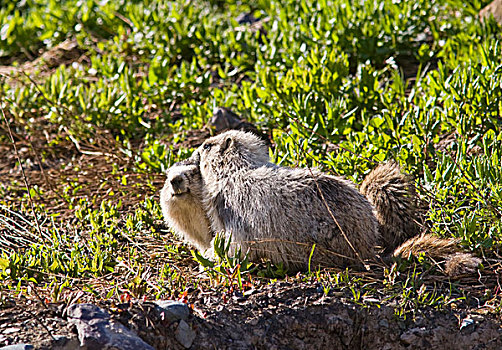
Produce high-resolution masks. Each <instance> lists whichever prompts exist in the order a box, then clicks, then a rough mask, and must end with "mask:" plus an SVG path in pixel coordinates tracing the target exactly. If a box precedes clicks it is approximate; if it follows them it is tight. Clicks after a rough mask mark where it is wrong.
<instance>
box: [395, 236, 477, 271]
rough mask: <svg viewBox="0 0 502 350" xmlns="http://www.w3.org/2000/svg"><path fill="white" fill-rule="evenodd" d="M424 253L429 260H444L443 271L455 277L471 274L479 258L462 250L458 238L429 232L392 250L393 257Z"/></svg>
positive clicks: (440, 261)
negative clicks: (440, 236) (436, 235)
mask: <svg viewBox="0 0 502 350" xmlns="http://www.w3.org/2000/svg"><path fill="white" fill-rule="evenodd" d="M421 254H423V255H425V256H426V257H428V258H430V259H431V260H433V261H435V262H437V263H442V262H444V263H445V264H444V272H445V273H446V274H447V275H449V276H451V277H456V276H459V275H463V274H471V273H473V272H475V271H476V269H477V267H478V266H479V264H480V263H481V259H479V258H477V257H475V256H473V255H472V254H470V253H466V252H463V251H462V248H461V246H460V240H459V239H454V238H446V239H445V238H439V237H435V236H433V235H431V234H424V235H420V236H417V237H413V238H411V239H409V240H407V241H406V242H404V243H403V244H402V245H401V246H399V247H398V248H397V249H396V250H395V251H394V254H393V255H394V257H401V258H405V259H406V258H409V257H410V255H412V256H419V255H421Z"/></svg>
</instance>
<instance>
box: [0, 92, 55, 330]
mask: <svg viewBox="0 0 502 350" xmlns="http://www.w3.org/2000/svg"><path fill="white" fill-rule="evenodd" d="M2 100H3V99H2ZM0 109H1V110H2V116H3V119H4V120H5V123H6V124H7V129H8V131H9V136H10V139H11V141H12V145H13V146H14V152H15V153H16V157H17V161H18V162H19V166H20V167H21V173H22V174H23V181H24V184H25V186H26V191H27V192H28V198H29V200H30V205H31V210H32V212H33V217H34V219H35V223H36V224H37V229H38V233H39V234H40V236H43V235H42V230H41V229H40V225H39V223H38V218H37V214H36V213H35V206H34V204H33V198H31V193H30V185H29V184H28V180H27V178H26V174H25V172H24V167H23V164H22V162H21V157H20V156H19V152H18V150H17V146H16V142H15V141H14V137H13V136H12V131H11V129H10V124H9V120H8V119H7V117H6V116H5V112H4V109H3V103H2V102H0ZM29 283H31V282H29ZM32 286H33V292H34V293H35V295H36V296H37V298H38V299H39V300H40V302H41V303H42V305H44V306H45V307H46V308H47V305H45V303H44V302H43V300H42V299H41V298H40V295H38V292H37V290H36V286H35V285H34V284H33V285H32ZM35 319H36V320H37V321H38V322H39V323H40V324H41V325H42V327H43V328H44V329H45V330H46V331H47V333H48V334H49V335H50V336H51V338H52V339H53V340H56V338H55V337H54V335H53V334H52V332H51V331H50V330H49V328H47V326H46V325H45V324H44V323H43V322H42V320H40V319H39V318H38V317H35Z"/></svg>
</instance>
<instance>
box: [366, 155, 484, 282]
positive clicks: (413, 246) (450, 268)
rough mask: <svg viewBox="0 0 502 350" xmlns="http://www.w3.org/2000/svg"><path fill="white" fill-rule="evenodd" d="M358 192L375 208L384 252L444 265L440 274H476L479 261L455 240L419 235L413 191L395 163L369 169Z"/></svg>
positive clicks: (415, 199)
mask: <svg viewBox="0 0 502 350" xmlns="http://www.w3.org/2000/svg"><path fill="white" fill-rule="evenodd" d="M360 192H361V193H362V194H363V195H364V196H366V198H368V200H369V201H370V203H371V204H372V205H373V207H374V208H375V216H376V218H377V220H378V223H379V230H380V234H381V237H382V242H381V243H382V246H383V249H384V253H386V254H389V255H390V254H392V255H393V256H394V257H401V258H405V259H406V258H409V257H410V255H412V256H415V257H417V256H419V255H421V254H424V255H425V256H426V257H428V258H430V259H431V260H433V261H435V262H437V263H444V272H445V273H446V274H447V275H449V276H451V277H457V276H459V275H463V274H471V273H473V272H475V271H476V269H477V267H478V266H479V264H480V263H481V259H479V258H477V257H475V256H473V255H472V254H470V253H467V252H464V251H462V247H461V246H460V240H459V239H454V238H449V239H448V238H447V239H445V238H439V237H435V236H433V235H431V234H422V235H419V233H420V224H419V222H418V215H417V209H416V206H415V204H416V201H417V198H416V195H415V191H414V188H413V186H412V184H411V183H410V179H409V177H408V176H406V175H404V174H403V173H402V172H401V169H400V167H399V165H398V164H397V163H396V162H388V163H385V164H380V165H379V166H377V167H376V168H375V169H373V171H371V172H370V173H369V174H368V176H366V178H365V179H364V181H363V183H362V184H361V188H360ZM396 248H397V249H396Z"/></svg>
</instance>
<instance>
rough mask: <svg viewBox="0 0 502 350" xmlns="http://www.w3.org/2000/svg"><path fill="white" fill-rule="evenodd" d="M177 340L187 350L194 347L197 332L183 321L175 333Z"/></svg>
mask: <svg viewBox="0 0 502 350" xmlns="http://www.w3.org/2000/svg"><path fill="white" fill-rule="evenodd" d="M175 336H176V340H177V341H179V342H180V344H181V345H183V346H184V347H185V348H186V349H188V348H189V347H191V346H192V343H193V341H194V339H195V332H194V331H193V330H192V328H191V327H190V326H189V325H188V323H186V322H185V321H183V320H181V321H180V323H179V325H178V328H177V329H176V331H175Z"/></svg>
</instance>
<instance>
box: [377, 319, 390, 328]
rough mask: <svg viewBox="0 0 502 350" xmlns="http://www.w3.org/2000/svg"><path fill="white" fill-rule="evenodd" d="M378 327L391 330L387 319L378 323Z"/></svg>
mask: <svg viewBox="0 0 502 350" xmlns="http://www.w3.org/2000/svg"><path fill="white" fill-rule="evenodd" d="M378 325H379V326H380V327H383V328H389V321H387V320H386V319H381V320H380V321H378Z"/></svg>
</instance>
